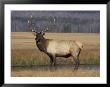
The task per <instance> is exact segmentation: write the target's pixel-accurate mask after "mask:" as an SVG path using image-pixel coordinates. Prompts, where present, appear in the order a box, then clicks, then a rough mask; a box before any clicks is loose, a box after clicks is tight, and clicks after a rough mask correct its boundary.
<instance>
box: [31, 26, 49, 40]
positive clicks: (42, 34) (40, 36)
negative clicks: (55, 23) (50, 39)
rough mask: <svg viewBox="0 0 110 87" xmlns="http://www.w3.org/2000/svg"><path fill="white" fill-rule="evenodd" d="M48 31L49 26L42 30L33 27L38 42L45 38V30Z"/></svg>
mask: <svg viewBox="0 0 110 87" xmlns="http://www.w3.org/2000/svg"><path fill="white" fill-rule="evenodd" d="M46 31H48V28H47V29H45V30H44V31H43V30H42V31H41V32H37V31H36V30H33V29H32V32H34V35H35V36H36V37H35V40H36V41H37V42H39V41H42V39H44V35H45V32H46Z"/></svg>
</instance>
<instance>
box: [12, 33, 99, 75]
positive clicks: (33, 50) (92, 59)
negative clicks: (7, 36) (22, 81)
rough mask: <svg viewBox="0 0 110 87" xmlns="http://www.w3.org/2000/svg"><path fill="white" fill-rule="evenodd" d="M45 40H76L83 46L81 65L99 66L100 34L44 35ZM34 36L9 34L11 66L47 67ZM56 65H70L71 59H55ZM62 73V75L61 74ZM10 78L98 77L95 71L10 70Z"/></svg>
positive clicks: (45, 57) (47, 58)
mask: <svg viewBox="0 0 110 87" xmlns="http://www.w3.org/2000/svg"><path fill="white" fill-rule="evenodd" d="M45 37H46V38H49V39H61V40H78V41H81V42H82V43H83V44H84V48H83V50H82V52H81V55H80V62H81V64H98V65H99V64H100V34H97V33H46V34H45ZM34 38H35V36H34V35H33V34H32V33H31V32H12V33H11V65H12V66H31V65H36V66H37V65H49V57H48V56H47V55H46V54H45V53H43V52H40V51H39V50H38V48H37V46H36V43H35V39H34ZM57 64H64V65H66V64H67V65H68V64H69V65H72V64H73V58H72V57H70V58H67V59H66V58H57ZM62 72H63V73H62ZM11 75H12V76H18V77H19V76H26V77H28V76H59V77H60V76H81V77H82V76H84V77H86V76H87V77H89V76H93V77H94V76H100V72H99V71H97V70H78V71H77V73H75V72H73V70H71V69H70V70H66V69H65V70H56V71H54V72H52V71H50V70H44V71H42V70H37V71H33V70H20V71H16V70H13V69H12V73H11Z"/></svg>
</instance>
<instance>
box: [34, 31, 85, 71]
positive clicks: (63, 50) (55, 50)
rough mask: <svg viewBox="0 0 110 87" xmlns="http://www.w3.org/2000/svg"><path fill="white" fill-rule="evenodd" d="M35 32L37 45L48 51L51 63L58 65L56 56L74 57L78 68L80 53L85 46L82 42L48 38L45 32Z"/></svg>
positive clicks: (43, 50) (40, 48) (45, 51)
mask: <svg viewBox="0 0 110 87" xmlns="http://www.w3.org/2000/svg"><path fill="white" fill-rule="evenodd" d="M34 32H35V36H36V38H35V40H36V45H37V47H38V48H39V50H40V51H42V52H44V53H46V54H47V55H48V56H49V58H50V65H51V66H52V65H54V66H55V65H56V57H65V58H68V57H70V56H72V57H73V59H74V61H75V68H74V69H78V67H79V64H80V60H79V55H80V52H81V50H82V48H83V45H82V43H80V42H78V41H72V40H54V39H46V38H45V37H44V35H45V33H44V32H43V31H42V32H36V31H34Z"/></svg>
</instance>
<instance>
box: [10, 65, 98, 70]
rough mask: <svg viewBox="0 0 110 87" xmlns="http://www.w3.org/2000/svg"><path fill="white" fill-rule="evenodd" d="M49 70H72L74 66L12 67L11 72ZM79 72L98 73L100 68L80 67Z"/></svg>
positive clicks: (94, 66)
mask: <svg viewBox="0 0 110 87" xmlns="http://www.w3.org/2000/svg"><path fill="white" fill-rule="evenodd" d="M50 69H55V70H59V69H60V70H65V69H66V70H74V66H72V65H57V66H56V67H50V66H49V65H34V66H14V67H12V70H15V71H16V70H17V71H19V70H32V71H33V70H34V71H37V70H41V71H45V70H50ZM78 69H79V70H95V71H100V66H99V65H80V66H79V68H78Z"/></svg>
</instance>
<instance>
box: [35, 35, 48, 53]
mask: <svg viewBox="0 0 110 87" xmlns="http://www.w3.org/2000/svg"><path fill="white" fill-rule="evenodd" d="M36 45H37V47H38V48H39V50H40V51H43V52H45V53H47V46H48V39H46V38H45V37H41V38H40V39H39V40H38V41H36Z"/></svg>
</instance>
